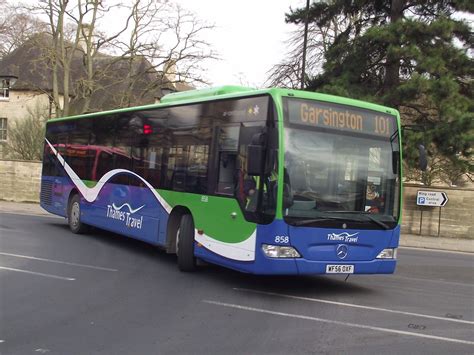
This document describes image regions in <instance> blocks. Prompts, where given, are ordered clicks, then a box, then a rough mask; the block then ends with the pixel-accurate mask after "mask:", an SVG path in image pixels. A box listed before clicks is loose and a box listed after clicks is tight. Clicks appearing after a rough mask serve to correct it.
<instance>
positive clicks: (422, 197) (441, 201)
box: [416, 190, 449, 207]
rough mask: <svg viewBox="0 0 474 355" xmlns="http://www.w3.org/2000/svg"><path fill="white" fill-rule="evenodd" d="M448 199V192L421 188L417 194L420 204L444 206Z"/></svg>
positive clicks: (418, 203) (417, 201)
mask: <svg viewBox="0 0 474 355" xmlns="http://www.w3.org/2000/svg"><path fill="white" fill-rule="evenodd" d="M448 200H449V199H448V195H446V192H440V191H422V190H419V191H418V192H417V194H416V204H417V205H418V206H431V207H444V206H446V204H447V203H448Z"/></svg>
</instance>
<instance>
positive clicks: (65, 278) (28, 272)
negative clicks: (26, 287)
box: [0, 266, 76, 281]
mask: <svg viewBox="0 0 474 355" xmlns="http://www.w3.org/2000/svg"><path fill="white" fill-rule="evenodd" d="M0 270H7V271H15V272H22V273H25V274H30V275H36V276H44V277H49V278H52V279H59V280H65V281H75V280H76V279H73V278H72V277H62V276H56V275H51V274H43V273H41V272H34V271H28V270H22V269H14V268H11V267H4V266H0Z"/></svg>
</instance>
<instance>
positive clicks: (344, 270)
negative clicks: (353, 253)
mask: <svg viewBox="0 0 474 355" xmlns="http://www.w3.org/2000/svg"><path fill="white" fill-rule="evenodd" d="M353 273H354V265H326V274H353Z"/></svg>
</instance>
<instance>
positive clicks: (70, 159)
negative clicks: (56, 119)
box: [63, 119, 95, 180]
mask: <svg viewBox="0 0 474 355" xmlns="http://www.w3.org/2000/svg"><path fill="white" fill-rule="evenodd" d="M71 126H72V130H71V131H70V132H69V139H68V143H67V147H66V150H65V152H64V153H63V157H64V159H65V160H66V162H67V163H68V164H69V166H70V167H71V168H72V169H73V170H74V172H75V173H76V174H77V175H78V176H79V178H80V179H82V180H92V166H93V163H94V159H95V152H94V150H91V149H89V136H90V134H91V131H92V120H91V119H81V120H76V121H73V122H71Z"/></svg>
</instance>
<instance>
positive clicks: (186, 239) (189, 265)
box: [176, 214, 196, 271]
mask: <svg viewBox="0 0 474 355" xmlns="http://www.w3.org/2000/svg"><path fill="white" fill-rule="evenodd" d="M176 254H178V268H179V270H181V271H194V270H196V258H195V256H194V223H193V217H192V216H191V215H190V214H185V215H183V216H182V217H181V221H180V223H179V227H178V230H177V231H176Z"/></svg>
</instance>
